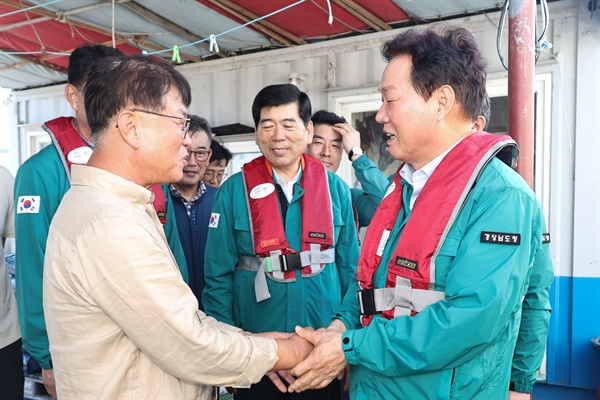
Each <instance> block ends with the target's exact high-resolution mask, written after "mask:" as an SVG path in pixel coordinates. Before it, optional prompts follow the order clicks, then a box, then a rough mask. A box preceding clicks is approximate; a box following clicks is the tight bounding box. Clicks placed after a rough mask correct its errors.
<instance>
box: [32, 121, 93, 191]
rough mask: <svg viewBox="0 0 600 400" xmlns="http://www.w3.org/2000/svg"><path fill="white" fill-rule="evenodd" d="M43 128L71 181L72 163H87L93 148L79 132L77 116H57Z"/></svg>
mask: <svg viewBox="0 0 600 400" xmlns="http://www.w3.org/2000/svg"><path fill="white" fill-rule="evenodd" d="M42 128H43V129H44V130H45V131H46V132H48V134H49V135H50V139H52V143H53V144H54V146H55V147H56V150H57V151H58V155H59V156H60V159H61V161H62V163H63V165H64V167H65V171H66V172H67V177H68V179H69V182H70V181H71V165H73V164H83V165H85V164H86V163H87V162H88V160H89V158H90V156H91V155H92V151H93V150H92V149H91V148H90V146H88V144H87V143H86V142H85V140H83V138H82V137H81V135H79V132H77V128H76V127H75V118H73V117H58V118H55V119H53V120H51V121H48V122H46V123H45V124H44V125H42Z"/></svg>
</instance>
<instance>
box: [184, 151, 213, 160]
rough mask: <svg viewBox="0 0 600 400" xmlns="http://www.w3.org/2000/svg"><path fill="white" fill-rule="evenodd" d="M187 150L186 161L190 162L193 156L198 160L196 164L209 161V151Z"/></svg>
mask: <svg viewBox="0 0 600 400" xmlns="http://www.w3.org/2000/svg"><path fill="white" fill-rule="evenodd" d="M186 150H187V153H188V155H187V157H186V158H185V159H186V160H189V159H190V157H191V155H192V154H193V155H194V158H195V159H196V162H204V161H206V160H208V156H209V154H210V151H208V150H198V151H193V150H189V149H186Z"/></svg>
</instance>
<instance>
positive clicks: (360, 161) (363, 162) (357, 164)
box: [352, 153, 368, 169]
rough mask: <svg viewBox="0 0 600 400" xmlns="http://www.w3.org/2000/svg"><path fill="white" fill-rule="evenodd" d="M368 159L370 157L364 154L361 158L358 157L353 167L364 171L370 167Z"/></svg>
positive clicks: (353, 162)
mask: <svg viewBox="0 0 600 400" xmlns="http://www.w3.org/2000/svg"><path fill="white" fill-rule="evenodd" d="M367 159H368V157H367V156H366V155H365V154H364V153H363V154H361V155H360V156H358V157H357V158H356V159H355V160H354V161H352V166H353V167H354V168H355V169H363V168H365V167H366V166H367V165H368V163H367V161H366V160H367Z"/></svg>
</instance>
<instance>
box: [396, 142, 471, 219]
mask: <svg viewBox="0 0 600 400" xmlns="http://www.w3.org/2000/svg"><path fill="white" fill-rule="evenodd" d="M464 138H465V136H463V137H461V138H460V139H459V140H458V141H457V142H456V143H454V144H453V145H452V146H451V147H450V148H449V149H448V150H446V151H445V152H443V153H442V154H440V155H439V156H437V157H436V158H434V159H433V160H431V161H429V162H428V163H427V164H425V165H424V166H423V168H421V169H419V170H416V171H415V169H414V168H413V166H412V165H410V164H408V163H406V164H404V166H403V167H402V169H401V170H400V177H402V178H403V179H404V180H405V181H406V182H408V183H409V184H410V185H411V186H412V187H413V192H412V196H410V204H409V207H410V209H411V210H412V208H413V207H414V205H415V201H417V197H419V194H420V193H421V190H423V188H424V187H425V184H426V183H427V180H428V179H429V178H430V177H431V175H432V174H433V172H434V171H435V169H436V168H437V167H438V165H440V163H441V162H442V160H443V159H444V157H446V155H448V153H450V150H452V149H453V148H455V147H456V145H458V144H459V143H460V142H461V141H462V140H463V139H464Z"/></svg>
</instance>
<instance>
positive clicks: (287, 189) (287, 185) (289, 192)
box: [273, 168, 302, 203]
mask: <svg viewBox="0 0 600 400" xmlns="http://www.w3.org/2000/svg"><path fill="white" fill-rule="evenodd" d="M301 171H302V168H299V169H298V173H297V174H296V176H294V177H293V178H292V179H291V180H290V181H289V182H286V181H285V179H283V178H282V177H281V176H280V175H279V174H278V173H277V171H275V170H273V178H275V183H277V184H279V186H281V190H283V193H285V197H286V199H287V201H288V203H290V202H291V201H292V198H293V197H294V184H295V183H296V182H298V179H300V172H301Z"/></svg>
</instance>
